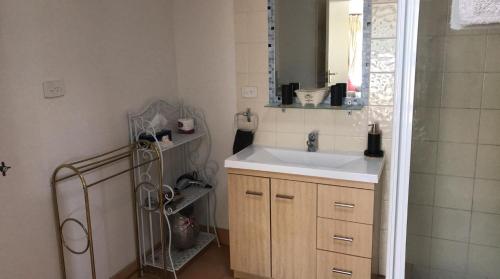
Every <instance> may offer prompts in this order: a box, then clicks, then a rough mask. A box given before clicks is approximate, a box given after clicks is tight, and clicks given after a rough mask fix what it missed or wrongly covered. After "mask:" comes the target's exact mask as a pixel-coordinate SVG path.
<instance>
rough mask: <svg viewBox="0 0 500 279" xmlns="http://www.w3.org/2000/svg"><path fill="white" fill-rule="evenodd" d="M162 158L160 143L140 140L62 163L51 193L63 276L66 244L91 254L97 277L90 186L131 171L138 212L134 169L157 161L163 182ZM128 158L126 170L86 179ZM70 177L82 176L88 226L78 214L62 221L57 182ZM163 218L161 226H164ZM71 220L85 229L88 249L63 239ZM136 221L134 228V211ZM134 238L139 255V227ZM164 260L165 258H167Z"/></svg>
mask: <svg viewBox="0 0 500 279" xmlns="http://www.w3.org/2000/svg"><path fill="white" fill-rule="evenodd" d="M145 153H147V154H148V156H143V158H144V157H146V158H147V159H144V160H142V161H141V160H136V162H140V163H138V164H136V165H134V163H133V162H134V160H133V159H134V156H142V155H144V154H145ZM160 158H161V150H160V148H159V147H158V145H157V144H155V143H151V142H149V141H143V140H140V141H137V142H135V143H133V144H129V145H126V146H122V147H120V148H117V149H114V150H111V151H108V152H105V153H102V154H100V155H96V156H92V157H89V158H85V159H82V160H78V161H74V162H70V163H66V164H62V165H60V166H58V167H57V168H56V169H55V170H54V172H53V174H52V194H53V202H54V213H55V218H56V227H57V229H56V231H57V237H58V242H59V257H60V260H61V261H60V265H61V273H62V276H63V278H66V266H65V261H64V248H66V249H67V250H68V251H69V252H71V253H73V254H75V255H82V254H85V253H87V251H88V252H89V257H90V265H91V270H92V278H93V279H96V270H95V258H94V243H93V240H92V222H91V218H90V202H89V194H88V189H89V188H90V187H93V186H96V185H98V184H100V183H102V182H104V181H107V180H110V179H112V178H114V177H117V176H119V175H122V174H125V173H129V172H130V173H131V174H132V175H131V181H132V199H133V206H134V212H136V196H135V193H136V187H135V181H136V180H135V177H134V170H135V169H137V168H140V167H143V166H149V167H151V166H152V165H153V164H154V163H155V162H157V168H158V185H163V177H162V169H163V162H162V160H161V159H160ZM127 159H128V160H129V166H128V167H127V168H125V169H123V170H120V171H117V172H114V173H112V174H110V175H107V176H105V177H103V178H99V179H97V180H95V181H93V182H90V183H89V182H87V179H86V175H88V174H90V173H92V172H93V171H95V170H97V169H100V168H103V167H106V166H110V165H112V164H117V163H119V162H122V161H124V160H127ZM63 170H66V171H69V172H70V173H68V174H63V175H60V172H61V171H63ZM70 178H79V181H80V183H79V184H80V186H82V188H83V195H84V197H83V198H84V202H85V217H86V220H85V222H86V226H85V224H84V222H82V221H80V220H78V219H75V218H66V219H64V220H63V222H62V223H61V220H60V216H59V204H58V200H57V187H58V183H60V182H62V181H65V180H68V179H70ZM162 188H163V187H161V186H160V187H158V201H159V207H160V208H163V199H162V198H160V197H162V196H163V193H162ZM161 220H162V219H161V218H160V226H163V224H162V222H161ZM69 222H74V223H76V224H77V225H78V226H80V227H81V228H82V230H83V232H84V233H85V235H86V237H87V244H86V247H85V249H83V250H81V251H76V250H74V249H72V248H71V247H69V246H68V245H67V244H66V242H65V240H64V235H63V228H64V225H65V224H67V223H69ZM134 224H135V228H138V226H137V215H136V214H134ZM135 241H136V254H137V258H139V257H140V254H139V253H140V251H139V247H138V231H137V229H136V231H135ZM161 242H162V243H161V245H162V247H163V244H164V243H163V236H161ZM163 256H164V257H165V255H163ZM164 262H165V261H164Z"/></svg>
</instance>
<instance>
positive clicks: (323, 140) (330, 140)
mask: <svg viewBox="0 0 500 279" xmlns="http://www.w3.org/2000/svg"><path fill="white" fill-rule="evenodd" d="M304 137H306V138H307V133H306V134H305V135H304ZM334 148H335V136H332V135H323V134H320V135H319V139H318V149H319V151H320V152H333V151H334Z"/></svg>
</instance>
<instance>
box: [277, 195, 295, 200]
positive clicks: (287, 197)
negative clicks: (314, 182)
mask: <svg viewBox="0 0 500 279" xmlns="http://www.w3.org/2000/svg"><path fill="white" fill-rule="evenodd" d="M276 197H277V198H278V199H287V200H293V198H294V197H293V196H289V195H281V194H276Z"/></svg>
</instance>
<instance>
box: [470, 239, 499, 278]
mask: <svg viewBox="0 0 500 279" xmlns="http://www.w3.org/2000/svg"><path fill="white" fill-rule="evenodd" d="M469 254H470V255H469V261H468V265H467V266H468V270H469V272H468V273H469V274H474V275H475V276H484V277H486V278H498V274H500V264H499V263H500V248H492V247H485V246H478V245H470V249H469Z"/></svg>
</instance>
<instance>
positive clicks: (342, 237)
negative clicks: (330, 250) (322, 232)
mask: <svg viewBox="0 0 500 279" xmlns="http://www.w3.org/2000/svg"><path fill="white" fill-rule="evenodd" d="M333 239H335V240H340V241H346V242H353V241H354V238H352V237H347V236H340V235H334V236H333Z"/></svg>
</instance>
